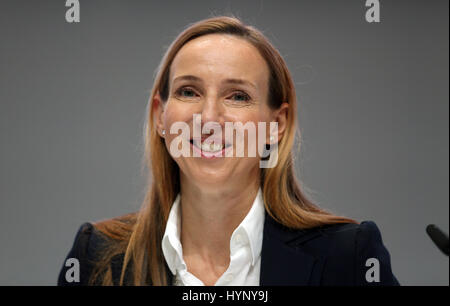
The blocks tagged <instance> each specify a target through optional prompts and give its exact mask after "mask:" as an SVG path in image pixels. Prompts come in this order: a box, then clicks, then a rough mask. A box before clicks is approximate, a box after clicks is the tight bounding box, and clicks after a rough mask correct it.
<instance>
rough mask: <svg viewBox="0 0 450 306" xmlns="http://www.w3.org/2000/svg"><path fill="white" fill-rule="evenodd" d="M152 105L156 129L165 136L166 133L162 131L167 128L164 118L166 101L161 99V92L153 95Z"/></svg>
mask: <svg viewBox="0 0 450 306" xmlns="http://www.w3.org/2000/svg"><path fill="white" fill-rule="evenodd" d="M152 107H153V119H154V122H155V124H156V131H157V133H158V134H159V136H161V137H164V135H163V134H162V131H163V130H164V129H165V127H164V120H163V118H164V103H163V101H162V100H161V96H160V95H159V92H156V94H155V95H154V97H153V101H152Z"/></svg>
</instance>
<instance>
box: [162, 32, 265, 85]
mask: <svg viewBox="0 0 450 306" xmlns="http://www.w3.org/2000/svg"><path fill="white" fill-rule="evenodd" d="M185 74H190V75H195V76H198V77H200V78H205V81H211V77H214V78H215V79H218V80H220V79H222V78H223V79H226V78H239V79H245V80H248V81H251V82H252V83H254V84H255V85H256V86H257V87H264V86H266V85H267V81H268V77H269V69H268V66H267V63H266V61H265V60H264V58H263V57H262V56H261V54H260V53H259V51H258V49H256V47H254V46H253V45H252V44H251V43H249V42H247V41H246V40H244V39H242V38H240V37H237V36H234V35H229V34H208V35H204V36H201V37H198V38H195V39H193V40H191V41H189V42H188V43H186V44H185V45H184V46H183V47H182V48H181V49H180V50H179V51H178V53H177V55H176V56H175V58H174V60H173V62H172V65H171V73H170V76H171V77H170V79H171V81H172V80H173V79H175V78H176V77H177V76H180V75H185Z"/></svg>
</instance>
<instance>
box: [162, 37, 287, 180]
mask: <svg viewBox="0 0 450 306" xmlns="http://www.w3.org/2000/svg"><path fill="white" fill-rule="evenodd" d="M268 85H269V68H268V66H267V63H266V62H265V60H264V59H263V58H262V56H261V55H260V53H259V51H258V50H257V49H256V48H255V47H254V46H252V45H251V44H250V43H248V42H247V41H245V40H243V39H241V38H239V37H236V36H232V35H226V34H209V35H205V36H201V37H199V38H196V39H193V40H191V41H190V42H188V43H187V44H185V45H184V46H183V47H182V48H181V49H180V50H179V52H178V54H177V55H176V56H175V58H174V60H173V62H172V65H171V69H170V77H169V96H168V99H167V101H165V102H163V101H161V100H160V97H159V95H156V96H155V100H154V105H156V107H157V111H156V112H155V113H156V116H157V120H156V122H157V128H158V131H159V133H160V135H161V137H164V139H165V143H166V147H167V149H168V151H169V152H171V155H172V157H173V158H174V160H175V161H176V163H177V164H178V166H179V167H180V171H181V173H180V177H181V179H182V180H188V181H189V182H190V183H193V184H195V185H197V186H201V187H203V188H206V187H212V188H218V187H223V186H226V185H232V184H248V183H250V181H252V180H256V179H258V178H259V171H260V168H259V161H260V157H259V156H258V150H257V149H256V156H255V155H253V156H249V155H251V154H249V147H250V146H255V145H256V142H257V140H258V135H259V133H260V132H261V130H258V128H257V127H258V122H264V123H266V127H267V128H266V129H265V131H266V135H267V136H266V137H265V139H264V142H265V143H267V144H268V143H269V142H272V143H274V142H277V140H278V139H279V137H280V136H281V134H282V131H283V129H284V125H285V121H286V109H287V104H286V103H284V104H283V105H282V107H281V108H280V109H278V110H273V109H271V108H270V107H269V105H268V101H267V97H268ZM194 115H196V116H197V119H194V117H195V116H194ZM195 120H198V121H197V122H195ZM271 121H273V122H277V123H278V133H277V134H274V135H272V136H275V137H273V138H272V139H271V138H270V137H269V136H270V135H269V127H270V126H269V123H270V122H271ZM179 122H181V123H183V124H184V126H186V127H188V129H187V132H188V134H183V135H181V131H174V133H173V134H172V133H171V132H170V131H171V127H173V126H174V124H176V123H179ZM227 122H228V123H232V124H234V125H235V126H237V125H236V124H237V123H242V125H245V124H246V123H250V124H254V126H255V127H256V129H255V137H249V136H250V134H249V133H244V134H243V135H244V138H243V140H244V141H243V143H244V147H243V148H244V152H243V157H237V155H238V154H237V153H238V152H237V150H239V148H238V146H237V143H238V141H239V139H238V138H237V135H236V132H234V133H232V134H228V135H227V136H226V135H225V130H226V123H227ZM280 123H281V124H280ZM196 124H197V126H200V127H204V126H205V125H206V126H209V127H212V128H219V127H220V129H217V130H211V131H209V132H208V131H205V130H203V131H201V128H200V134H198V133H197V134H196V135H197V136H196V135H195V133H194V126H196ZM162 130H165V131H166V132H165V135H163V134H162ZM220 130H221V131H222V134H218V133H216V132H217V131H220ZM213 134H214V136H213V137H209V139H208V136H211V135H213ZM217 135H219V137H217ZM198 136H199V137H198ZM213 139H214V142H215V143H216V146H214V145H210V144H209V141H211V140H213ZM270 139H271V140H270ZM180 140H184V142H183V141H180ZM173 141H175V143H177V144H179V145H175V147H177V148H178V149H180V148H181V147H180V146H181V145H182V143H183V145H184V148H185V149H186V148H187V151H184V152H188V154H187V155H189V156H183V155H181V156H177V157H175V156H174V154H172V152H173V148H175V147H173V146H172V147H171V144H172V142H173ZM207 143H208V144H207ZM231 144H232V145H231ZM172 145H173V144H172ZM217 153H219V154H217ZM194 156H200V157H194Z"/></svg>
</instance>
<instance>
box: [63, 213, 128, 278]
mask: <svg viewBox="0 0 450 306" xmlns="http://www.w3.org/2000/svg"><path fill="white" fill-rule="evenodd" d="M134 216H135V214H134V213H133V214H127V215H123V216H119V217H115V218H111V219H106V220H100V221H96V222H85V223H83V224H82V225H81V226H80V227H79V228H78V230H77V232H76V234H75V238H74V240H73V243H72V247H71V248H70V250H69V252H68V254H67V256H66V258H65V260H64V262H63V266H62V268H61V270H60V273H59V276H58V285H59V286H73V285H87V284H88V281H89V278H90V276H91V274H92V272H93V270H94V267H95V265H96V263H97V262H98V261H99V260H100V259H101V257H102V255H103V254H104V251H105V250H106V249H108V248H111V247H112V246H114V244H117V243H118V241H120V239H123V237H124V236H125V234H124V233H125V232H127V231H128V230H129V229H130V226H131V224H132V223H131V222H130V220H132V218H133V217H134ZM127 225H128V227H127Z"/></svg>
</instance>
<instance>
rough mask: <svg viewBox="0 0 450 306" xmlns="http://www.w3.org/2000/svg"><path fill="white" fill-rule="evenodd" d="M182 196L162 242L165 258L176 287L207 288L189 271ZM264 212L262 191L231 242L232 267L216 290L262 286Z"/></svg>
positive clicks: (173, 207)
mask: <svg viewBox="0 0 450 306" xmlns="http://www.w3.org/2000/svg"><path fill="white" fill-rule="evenodd" d="M179 210H180V195H179V194H178V196H177V198H176V199H175V201H174V203H173V205H172V208H171V209H170V214H169V219H168V221H167V226H166V230H165V233H164V236H163V240H162V250H163V254H164V258H165V260H166V262H167V265H168V266H169V269H170V271H171V272H172V274H173V275H174V278H173V279H174V283H173V285H175V286H204V283H203V282H202V281H201V280H199V279H198V278H197V277H195V276H194V275H193V274H192V273H190V272H189V271H188V270H187V266H186V263H185V261H184V259H183V248H182V245H181V242H180V225H181V217H180V214H179ZM264 215H265V208H264V202H263V198H262V191H261V188H260V189H259V190H258V194H257V196H256V198H255V200H254V201H253V204H252V207H251V209H250V211H249V212H248V214H247V216H246V217H245V218H244V220H242V222H241V224H239V226H238V227H237V228H236V229H235V230H234V231H233V234H232V235H231V239H230V264H229V266H228V269H227V270H226V271H225V273H224V274H223V275H222V276H221V277H220V278H219V279H218V280H217V282H216V283H215V286H259V274H260V267H261V247H262V238H263V226H264Z"/></svg>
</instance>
